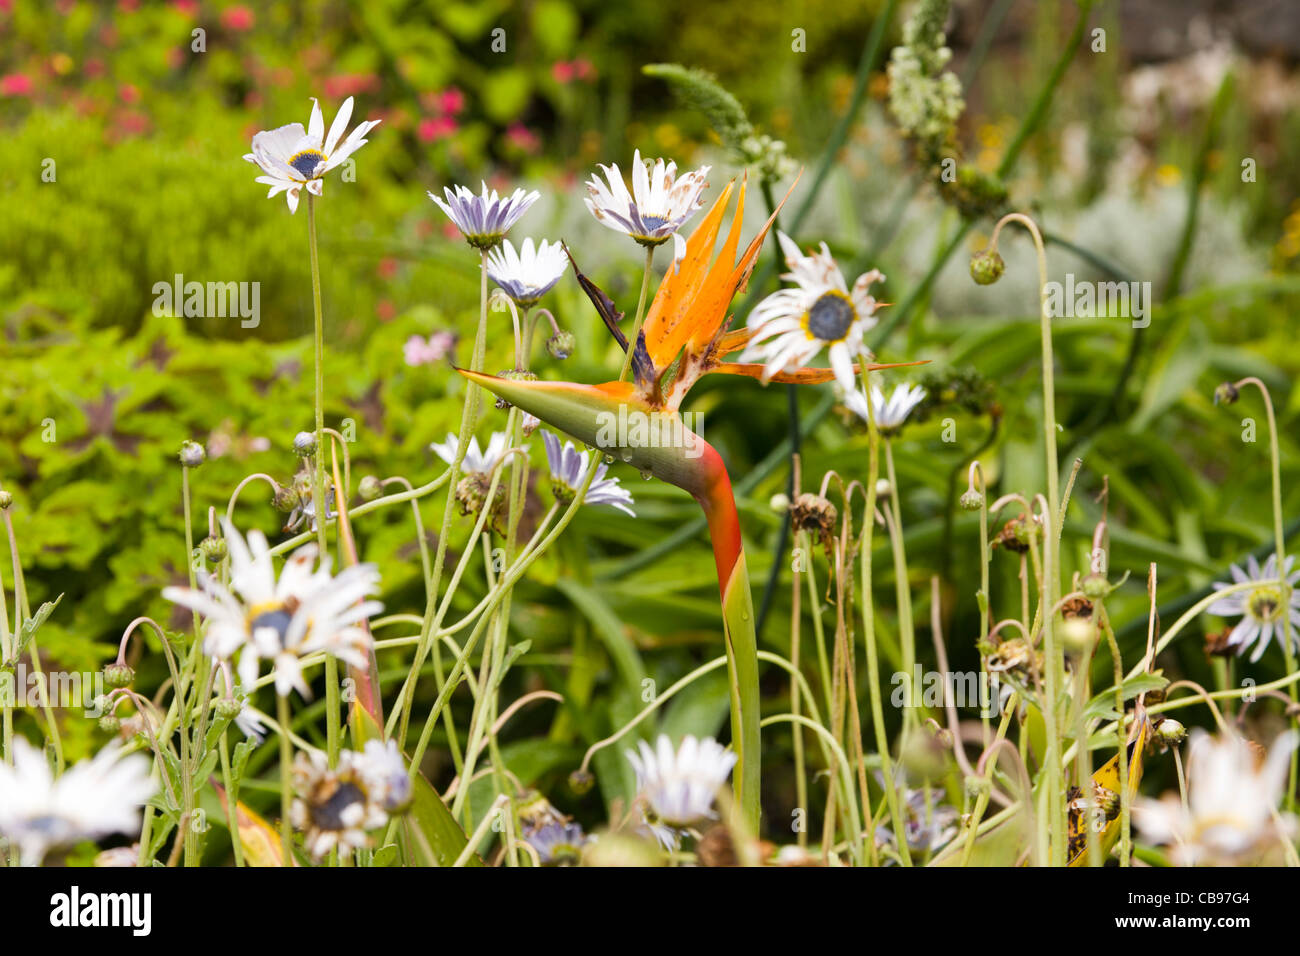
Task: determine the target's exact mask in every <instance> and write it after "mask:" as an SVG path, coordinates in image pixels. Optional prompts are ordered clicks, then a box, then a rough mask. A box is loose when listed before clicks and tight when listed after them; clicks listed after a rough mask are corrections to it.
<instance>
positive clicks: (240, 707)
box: [216, 697, 244, 720]
mask: <svg viewBox="0 0 1300 956" xmlns="http://www.w3.org/2000/svg"><path fill="white" fill-rule="evenodd" d="M216 711H217V717H219V718H220V719H222V720H234V719H235V718H236V717H238V716H239V715H240V714H241V713H243V711H244V702H243V701H242V700H240V699H239V698H238V697H221V698H218V700H217V706H216Z"/></svg>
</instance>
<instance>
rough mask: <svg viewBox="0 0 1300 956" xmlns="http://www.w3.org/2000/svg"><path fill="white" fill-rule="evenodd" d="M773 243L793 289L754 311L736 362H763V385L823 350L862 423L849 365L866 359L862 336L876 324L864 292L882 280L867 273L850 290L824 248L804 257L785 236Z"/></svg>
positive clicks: (862, 408) (874, 273) (864, 409)
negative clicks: (746, 342) (781, 253)
mask: <svg viewBox="0 0 1300 956" xmlns="http://www.w3.org/2000/svg"><path fill="white" fill-rule="evenodd" d="M777 238H778V240H779V241H780V243H781V249H782V250H783V251H784V252H785V261H786V265H787V266H789V267H790V271H789V272H787V273H785V274H784V275H783V276H782V277H781V278H783V279H785V280H787V281H788V282H793V283H794V284H795V287H794V288H789V289H781V290H779V291H777V292H773V293H772V294H771V295H769V296H768V297H767V298H765V299H764V300H763V301H762V302H760V303H759V304H758V305H757V306H755V307H754V311H753V312H751V313H750V314H749V321H748V323H747V324H748V326H749V328H750V330H751V331H752V332H753V337H752V338H751V339H750V341H749V345H747V346H746V347H745V351H744V353H743V354H742V355H741V356H740V361H742V362H762V363H763V364H764V365H765V366H766V367H765V368H764V369H763V374H762V376H761V380H762V381H763V382H764V383H765V384H766V383H767V382H770V381H771V380H772V376H774V375H776V374H777V373H778V372H784V371H788V370H791V369H795V368H799V367H800V366H803V365H807V364H808V362H809V361H811V360H812V358H813V357H814V356H816V355H817V354H818V353H819V352H820V351H821V350H822V349H823V348H826V349H827V354H828V356H829V358H830V362H831V368H832V369H833V370H834V372H835V381H836V382H837V383H838V384H839V386H840V387H841V388H842V389H843V390H844V397H845V403H846V404H847V405H848V406H849V408H851V409H852V410H853V411H855V412H857V413H858V414H859V415H861V416H862V417H863V418H865V417H866V416H867V403H866V400H865V399H864V398H863V397H862V393H861V392H859V391H858V389H857V383H856V382H855V381H854V375H853V362H854V360H855V359H859V358H863V357H867V356H869V355H870V353H869V352H868V351H867V348H866V345H865V344H864V343H863V340H862V334H863V333H864V332H865V331H866V330H867V329H869V328H871V327H872V326H874V325H875V324H876V318H875V311H876V300H875V298H873V297H872V296H871V295H869V294H868V293H867V287H868V286H870V285H871V284H872V283H873V282H878V281H880V280H882V279H884V276H883V275H881V274H880V273H879V272H878V271H877V270H875V269H872V270H871V271H870V272H866V273H863V274H862V275H860V276H858V281H857V282H855V283H853V288H852V289H849V287H848V286H847V285H846V284H845V281H844V275H843V273H841V272H840V267H839V266H838V265H837V264H836V263H835V259H834V258H833V257H832V256H831V251H830V249H829V248H828V247H827V246H826V243H824V242H823V243H822V246H821V251H820V252H815V253H813V254H812V255H810V256H805V255H803V254H802V253H801V252H800V251H799V247H798V246H797V245H795V243H794V241H793V240H792V239H791V238H790V237H789V236H787V235H786V234H785V233H782V232H778V233H777Z"/></svg>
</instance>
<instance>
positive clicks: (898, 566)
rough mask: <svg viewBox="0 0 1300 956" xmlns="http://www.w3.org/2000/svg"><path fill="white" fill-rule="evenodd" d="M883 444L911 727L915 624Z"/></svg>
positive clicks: (888, 451)
mask: <svg viewBox="0 0 1300 956" xmlns="http://www.w3.org/2000/svg"><path fill="white" fill-rule="evenodd" d="M880 443H881V444H882V445H883V446H884V448H885V477H886V479H887V480H888V481H889V504H888V505H887V507H888V508H889V510H890V513H891V514H892V516H893V521H891V522H889V536H890V539H891V541H890V545H891V548H892V550H893V552H894V588H895V590H896V592H897V595H898V638H899V643H900V644H901V645H902V648H901V649H902V653H903V673H904V674H906V675H907V679H906V681H905V683H904V686H905V687H906V688H907V694H906V696H905V698H904V699H905V701H906V707H905V709H904V711H903V719H904V723H905V724H906V726H907V727H908V728H909V729H911V728H912V727H914V726H915V725H916V723H917V720H918V716H917V712H916V706H915V705H916V703H917V702H916V701H915V700H914V699H913V695H914V693H915V690H916V688H914V687H913V686H912V673H913V670H914V668H915V664H916V625H915V623H914V622H913V620H912V588H911V585H910V583H909V581H908V578H907V549H906V547H905V546H904V544H903V512H902V508H901V507H900V505H899V503H898V498H899V494H898V474H897V473H896V472H895V471H894V443H893V442H892V441H890V440H889V439H888V438H884V437H883V436H882V438H881V442H880Z"/></svg>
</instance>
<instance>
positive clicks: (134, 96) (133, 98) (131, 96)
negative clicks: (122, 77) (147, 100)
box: [117, 83, 140, 103]
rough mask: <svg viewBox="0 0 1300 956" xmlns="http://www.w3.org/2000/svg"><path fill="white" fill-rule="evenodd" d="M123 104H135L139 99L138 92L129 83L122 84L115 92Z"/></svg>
mask: <svg viewBox="0 0 1300 956" xmlns="http://www.w3.org/2000/svg"><path fill="white" fill-rule="evenodd" d="M117 95H118V96H119V97H121V99H122V102H123V103H135V102H138V101H139V99H140V90H139V89H137V88H136V87H135V86H133V85H132V84H130V83H123V84H122V85H121V86H120V87H119V88H118V91H117Z"/></svg>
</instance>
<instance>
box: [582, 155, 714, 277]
mask: <svg viewBox="0 0 1300 956" xmlns="http://www.w3.org/2000/svg"><path fill="white" fill-rule="evenodd" d="M600 168H601V169H603V170H604V171H605V179H606V180H608V184H606V183H604V182H601V179H600V177H599V176H592V177H591V180H590V181H589V182H588V183H587V192H588V193H590V196H589V197H588V198H586V199H584V200H583V202H585V203H586V204H587V208H588V209H590V210H591V214H592V215H593V216H595V217H596V221H597V222H599V223H601V225H603V226H606V227H607V228H609V229H613V230H614V231H616V232H621V233H623V234H624V235H627V236H631V237H632V238H633V239H635V240H636V241H637V242H639V243H641V245H643V246H658V245H662V244H663V243H665V242H667V241H668V240H669V239H670V238H671V239H672V240H673V243H674V247H673V261H674V262H676V261H679V260H680V259H681V258H682V257H683V256H684V255H686V240H685V239H683V238H682V237H681V236H680V235H678V232H677V230H679V229H680V228H681V227H682V226H684V225H685V224H686V221H687V220H688V219H690V218H691V216H693V215H695V213H696V212H697V211H698V210H699V209H700V207H701V206H703V205H704V189H705V187H706V186H708V185H709V184H708V182H706V181H705V178H704V177H705V176H707V175H708V174H709V168H710V167H708V166H701V167H700V168H699V169H695V170H692V171H691V172H689V173H685V174H683V175H682V176H681V177H678V175H677V164H676V163H668V164H667V165H664V161H663V160H662V159H657V160H655V163H654V167H653V168H648V167H647V164H646V163H645V162H643V161H642V159H641V151H640V150H637V151H636V152H635V153H634V154H633V156H632V191H631V192H630V193H629V192H628V189H627V185H626V184H625V183H624V182H623V174H622V173H621V172H619V168H618V165H617V164H610V165H609V166H601V167H600Z"/></svg>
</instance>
